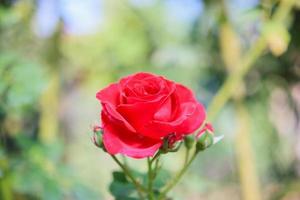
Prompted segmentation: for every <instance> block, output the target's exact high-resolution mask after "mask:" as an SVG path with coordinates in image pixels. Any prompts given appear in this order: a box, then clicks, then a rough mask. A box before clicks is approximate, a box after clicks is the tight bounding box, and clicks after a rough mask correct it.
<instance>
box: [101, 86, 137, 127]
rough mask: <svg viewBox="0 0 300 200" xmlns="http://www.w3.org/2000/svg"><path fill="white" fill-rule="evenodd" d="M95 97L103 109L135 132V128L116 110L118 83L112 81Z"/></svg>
mask: <svg viewBox="0 0 300 200" xmlns="http://www.w3.org/2000/svg"><path fill="white" fill-rule="evenodd" d="M96 98H97V99H98V100H100V102H101V104H102V107H103V108H102V109H103V110H105V111H106V112H108V113H109V114H110V115H111V116H112V117H114V118H115V119H116V120H119V121H121V122H123V123H124V125H125V126H126V127H127V128H128V129H129V130H131V131H133V132H135V129H134V128H133V127H132V126H131V125H130V124H129V123H128V121H127V120H126V119H125V118H124V117H123V116H122V115H120V113H118V112H117V111H116V106H117V104H118V103H119V98H120V92H119V86H118V84H116V83H114V84H111V85H109V86H108V87H106V88H104V89H102V90H100V91H99V92H98V93H97V94H96Z"/></svg>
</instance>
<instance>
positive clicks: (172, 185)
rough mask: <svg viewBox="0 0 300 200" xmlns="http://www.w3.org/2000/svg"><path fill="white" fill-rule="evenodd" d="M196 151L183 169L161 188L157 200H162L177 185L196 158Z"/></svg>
mask: <svg viewBox="0 0 300 200" xmlns="http://www.w3.org/2000/svg"><path fill="white" fill-rule="evenodd" d="M197 154H198V151H195V153H194V154H193V156H192V157H191V159H190V160H189V161H188V162H187V163H186V164H185V165H184V166H183V168H182V169H181V170H180V171H179V172H178V173H177V174H176V176H175V177H174V178H173V179H172V180H171V181H170V182H169V183H168V184H167V185H166V186H165V187H164V188H163V190H162V192H161V193H160V195H159V197H158V200H163V199H164V197H165V196H166V194H167V193H168V192H169V191H170V190H171V189H172V188H173V187H174V186H175V185H176V184H177V183H178V181H179V180H180V178H181V177H182V176H183V174H184V173H185V172H186V170H187V169H188V168H189V166H190V165H191V164H192V162H193V161H194V159H195V158H196V156H197Z"/></svg>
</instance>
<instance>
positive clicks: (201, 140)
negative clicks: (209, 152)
mask: <svg viewBox="0 0 300 200" xmlns="http://www.w3.org/2000/svg"><path fill="white" fill-rule="evenodd" d="M213 131H214V129H213V127H212V126H211V124H209V123H206V124H205V126H204V128H203V129H201V130H200V131H199V133H198V134H197V138H198V140H197V144H196V151H203V150H205V149H207V148H209V147H210V146H211V145H213V143H214V134H213Z"/></svg>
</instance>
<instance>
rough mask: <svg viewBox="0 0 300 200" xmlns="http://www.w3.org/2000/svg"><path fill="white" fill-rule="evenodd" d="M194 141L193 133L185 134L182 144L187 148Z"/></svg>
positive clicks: (191, 145)
mask: <svg viewBox="0 0 300 200" xmlns="http://www.w3.org/2000/svg"><path fill="white" fill-rule="evenodd" d="M194 143H195V136H194V135H187V136H185V137H184V146H185V147H186V148H187V149H191V148H192V147H193V145H194Z"/></svg>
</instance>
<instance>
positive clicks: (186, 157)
mask: <svg viewBox="0 0 300 200" xmlns="http://www.w3.org/2000/svg"><path fill="white" fill-rule="evenodd" d="M189 155H190V148H185V155H184V165H186V164H187V161H188V160H189Z"/></svg>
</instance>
